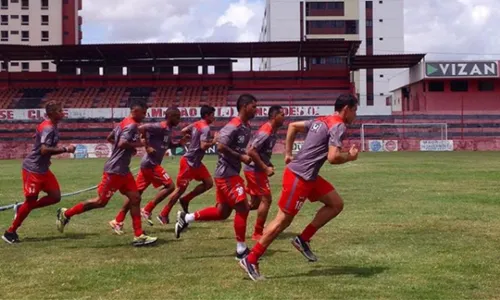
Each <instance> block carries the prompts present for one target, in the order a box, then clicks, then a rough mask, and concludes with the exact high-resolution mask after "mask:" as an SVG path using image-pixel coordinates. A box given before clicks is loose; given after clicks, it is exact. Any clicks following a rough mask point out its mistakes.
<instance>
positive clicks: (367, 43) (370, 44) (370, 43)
mask: <svg viewBox="0 0 500 300" xmlns="http://www.w3.org/2000/svg"><path fill="white" fill-rule="evenodd" d="M366 45H367V46H373V39H372V38H367V39H366Z"/></svg>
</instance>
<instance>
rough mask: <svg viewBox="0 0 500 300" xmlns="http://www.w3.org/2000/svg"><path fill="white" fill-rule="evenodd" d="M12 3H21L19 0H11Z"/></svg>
mask: <svg viewBox="0 0 500 300" xmlns="http://www.w3.org/2000/svg"><path fill="white" fill-rule="evenodd" d="M10 3H19V0H10Z"/></svg>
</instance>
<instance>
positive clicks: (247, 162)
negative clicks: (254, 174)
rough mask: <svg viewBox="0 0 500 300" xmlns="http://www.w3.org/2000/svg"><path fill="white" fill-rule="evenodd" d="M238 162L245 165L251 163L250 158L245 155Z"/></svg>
mask: <svg viewBox="0 0 500 300" xmlns="http://www.w3.org/2000/svg"><path fill="white" fill-rule="evenodd" d="M240 160H241V162H242V163H244V164H245V165H249V164H250V163H251V162H252V158H251V157H250V156H248V155H246V154H243V155H241V158H240Z"/></svg>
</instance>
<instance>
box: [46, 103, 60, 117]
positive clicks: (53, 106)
mask: <svg viewBox="0 0 500 300" xmlns="http://www.w3.org/2000/svg"><path fill="white" fill-rule="evenodd" d="M59 108H62V105H61V103H59V102H56V101H49V102H47V104H46V105H45V113H46V114H47V115H49V114H51V113H54V112H56V111H57V110H58V109H59Z"/></svg>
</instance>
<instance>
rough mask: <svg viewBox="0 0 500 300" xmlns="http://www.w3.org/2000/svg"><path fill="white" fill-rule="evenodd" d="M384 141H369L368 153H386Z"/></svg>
mask: <svg viewBox="0 0 500 300" xmlns="http://www.w3.org/2000/svg"><path fill="white" fill-rule="evenodd" d="M383 145H384V141H382V140H369V141H368V151H370V152H382V151H384V147H383Z"/></svg>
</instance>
